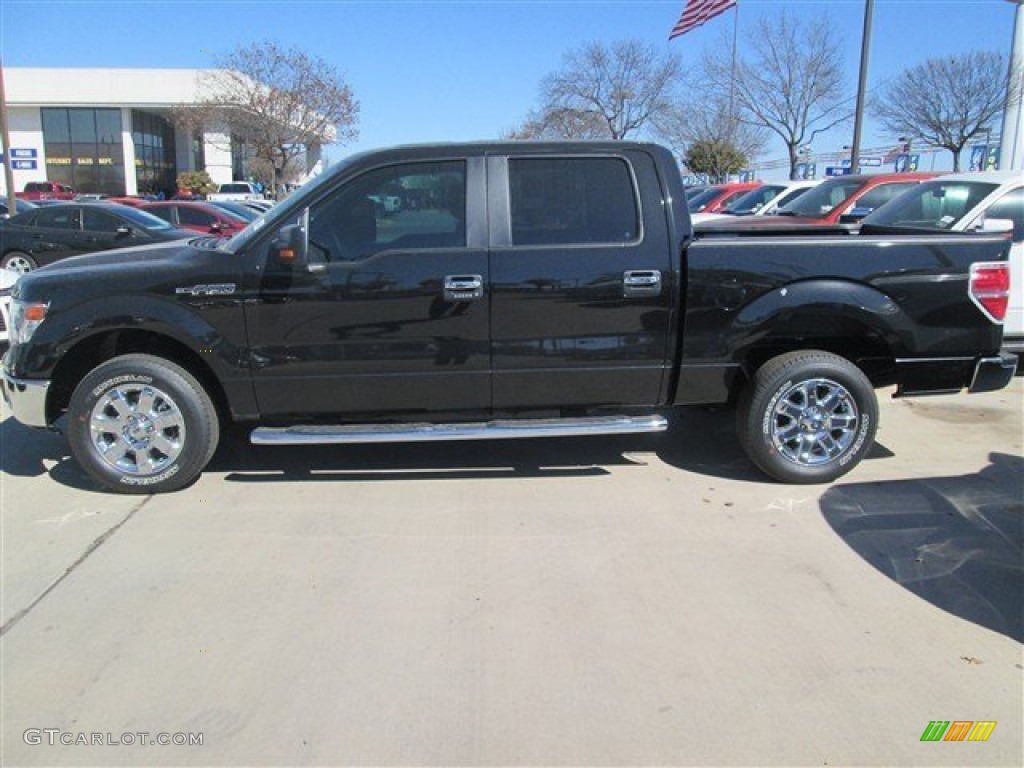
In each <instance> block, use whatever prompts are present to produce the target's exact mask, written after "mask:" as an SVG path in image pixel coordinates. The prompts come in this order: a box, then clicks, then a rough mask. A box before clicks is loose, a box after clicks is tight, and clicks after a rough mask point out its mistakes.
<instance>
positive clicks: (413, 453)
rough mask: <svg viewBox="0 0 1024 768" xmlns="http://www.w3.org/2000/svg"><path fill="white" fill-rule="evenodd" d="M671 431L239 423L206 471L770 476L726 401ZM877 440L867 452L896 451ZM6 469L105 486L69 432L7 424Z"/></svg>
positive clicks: (678, 416) (268, 477)
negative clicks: (351, 440) (308, 436)
mask: <svg viewBox="0 0 1024 768" xmlns="http://www.w3.org/2000/svg"><path fill="white" fill-rule="evenodd" d="M668 416H669V424H670V427H669V430H668V431H667V432H665V433H661V434H652V435H642V434H641V435H611V436H599V437H585V438H584V437H579V438H553V439H532V440H507V441H504V440H487V441H482V442H477V441H468V442H450V443H444V442H438V443H416V444H387V445H384V444H378V445H354V446H330V445H321V446H282V447H272V446H254V445H251V444H250V443H249V431H248V429H246V428H242V427H237V426H236V427H232V428H230V429H229V430H227V431H226V432H225V433H223V434H222V435H221V442H220V446H219V447H218V449H217V453H216V454H215V455H214V457H213V460H212V461H211V462H210V464H209V466H208V467H207V470H206V471H207V472H220V473H223V474H224V477H225V480H227V481H228V482H233V483H256V484H258V483H268V482H288V481H298V480H302V481H309V480H317V481H334V482H346V481H349V482H353V481H368V480H390V481H396V480H412V479H414V480H426V479H437V480H458V479H472V478H482V479H486V478H491V477H493V478H502V477H504V478H507V477H520V478H536V477H595V476H601V475H607V474H609V468H610V467H615V466H631V465H632V466H637V465H643V464H645V463H646V461H647V459H646V458H644V457H643V456H638V455H637V454H654V455H656V456H657V458H658V459H659V460H661V461H662V462H664V463H666V464H668V465H670V466H672V467H675V468H677V469H680V470H683V471H685V472H692V473H695V474H700V475H705V476H709V477H715V478H721V479H730V480H737V481H741V482H757V483H763V482H766V481H767V478H766V477H765V476H764V475H762V474H761V473H760V472H759V470H757V468H756V467H754V465H753V464H751V463H750V461H749V460H748V459H747V457H746V455H745V454H744V453H743V451H742V449H741V448H740V446H739V444H738V443H737V441H736V436H735V432H734V429H733V420H734V414H733V411H732V410H731V409H728V408H710V409H705V408H685V409H678V410H675V411H673V412H671V413H669V414H668ZM891 455H892V454H891V453H889V452H888V451H887V450H886V449H884V448H882V447H881V446H876V447H875V449H874V450H873V451H872V454H871V455H870V456H869V458H878V457H882V456H891ZM0 473H3V474H6V475H11V476H17V477H37V476H40V475H44V474H48V475H49V476H50V478H51V479H53V480H55V481H57V482H59V483H61V484H63V485H65V486H68V487H71V488H75V489H79V490H89V491H95V490H98V486H97V485H96V484H95V483H94V482H92V480H91V479H90V478H89V476H88V475H86V474H85V473H84V472H83V471H82V470H81V469H80V468H79V466H78V464H77V463H76V462H75V461H74V460H73V459H72V458H71V457H70V453H69V451H68V446H67V442H66V440H65V439H64V437H63V436H61V435H59V434H55V433H52V432H43V431H40V430H35V429H29V428H28V427H24V426H22V425H21V424H19V423H18V422H17V421H15V420H14V419H13V418H8V419H5V420H4V421H2V422H0Z"/></svg>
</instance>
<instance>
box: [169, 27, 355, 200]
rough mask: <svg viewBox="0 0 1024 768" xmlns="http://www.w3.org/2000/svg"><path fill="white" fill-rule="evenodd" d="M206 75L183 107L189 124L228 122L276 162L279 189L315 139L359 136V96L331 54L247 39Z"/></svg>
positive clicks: (257, 155) (255, 152)
mask: <svg viewBox="0 0 1024 768" xmlns="http://www.w3.org/2000/svg"><path fill="white" fill-rule="evenodd" d="M217 63H218V66H219V68H218V69H215V70H210V71H208V72H207V73H205V74H204V75H203V76H202V79H201V82H200V83H199V87H200V93H201V94H202V96H201V98H200V101H199V103H198V105H197V106H195V107H191V108H183V109H179V110H178V111H177V113H176V119H177V120H178V122H179V123H184V124H186V125H188V126H200V125H201V126H204V127H209V126H211V125H221V126H223V128H224V129H225V133H226V134H227V135H230V136H235V137H237V138H238V139H240V140H241V141H242V142H244V143H245V144H246V146H247V149H248V151H249V153H250V156H251V157H252V158H254V159H255V160H258V161H261V162H262V163H263V164H265V166H264V167H266V166H269V167H270V169H272V173H273V183H274V187H275V191H276V189H277V187H278V186H279V185H280V184H281V183H282V182H283V181H285V180H286V175H287V174H288V173H289V171H290V169H292V168H293V167H294V166H295V164H296V161H297V160H298V159H299V158H300V157H301V156H303V155H304V154H305V152H306V151H307V148H308V147H310V146H311V145H320V144H325V143H330V142H339V141H346V140H350V139H352V138H354V137H355V136H356V128H355V125H356V122H357V119H358V115H359V103H358V102H357V101H356V99H355V97H354V96H353V94H352V89H351V88H350V87H349V86H348V85H347V84H346V83H345V82H344V80H343V79H342V78H341V76H340V75H339V74H338V72H337V71H336V70H335V69H334V67H332V66H331V65H330V64H328V63H327V62H325V61H324V60H323V59H321V58H319V57H317V56H313V55H310V54H307V53H305V52H304V51H300V50H298V49H297V48H288V49H284V48H281V47H280V46H279V45H277V44H276V43H273V42H263V43H259V44H256V45H249V46H239V47H238V48H236V49H235V50H234V51H233V52H231V53H230V54H228V55H227V56H225V57H223V58H222V59H221V60H220V61H218V62H217Z"/></svg>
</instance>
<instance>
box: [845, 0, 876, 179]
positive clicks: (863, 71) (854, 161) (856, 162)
mask: <svg viewBox="0 0 1024 768" xmlns="http://www.w3.org/2000/svg"><path fill="white" fill-rule="evenodd" d="M874 11H875V0H865V3H864V35H863V37H861V40H860V77H859V78H858V80H857V106H856V108H855V110H854V113H853V150H852V151H851V152H850V173H860V132H861V123H862V122H863V121H864V94H865V92H866V91H867V87H868V54H869V52H870V49H871V15H872V14H873V13H874Z"/></svg>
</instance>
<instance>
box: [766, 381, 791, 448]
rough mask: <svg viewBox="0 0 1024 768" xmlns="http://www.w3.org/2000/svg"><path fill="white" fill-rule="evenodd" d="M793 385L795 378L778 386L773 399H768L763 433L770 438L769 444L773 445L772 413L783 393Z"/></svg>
mask: <svg viewBox="0 0 1024 768" xmlns="http://www.w3.org/2000/svg"><path fill="white" fill-rule="evenodd" d="M792 386H793V380H792V379H789V380H787V381H786V383H785V384H783V385H782V386H780V387H777V388H776V390H775V394H774V395H772V399H771V400H769V401H768V405H767V406H765V409H764V413H763V414H762V416H761V434H762V435H764V436H765V438H767V440H768V444H769V445H772V442H771V437H772V414H774V413H775V406H776V405H777V404H778V402H779V400H780V399H781V398H782V395H783V394H784V393H785V392H786V391H787V390H788V389H790V388H791V387H792Z"/></svg>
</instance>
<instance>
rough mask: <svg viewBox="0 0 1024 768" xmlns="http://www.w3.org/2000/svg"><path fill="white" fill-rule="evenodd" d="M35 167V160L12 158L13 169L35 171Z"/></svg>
mask: <svg viewBox="0 0 1024 768" xmlns="http://www.w3.org/2000/svg"><path fill="white" fill-rule="evenodd" d="M35 169H36V161H35V160H11V170H12V171H34V170H35Z"/></svg>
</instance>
